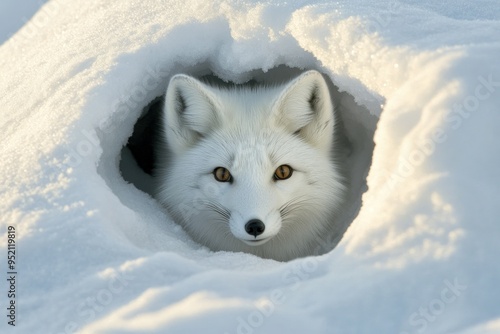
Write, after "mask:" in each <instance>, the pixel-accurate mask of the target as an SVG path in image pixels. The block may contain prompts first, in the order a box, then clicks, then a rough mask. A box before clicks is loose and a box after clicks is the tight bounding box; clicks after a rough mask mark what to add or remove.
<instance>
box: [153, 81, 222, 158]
mask: <svg viewBox="0 0 500 334" xmlns="http://www.w3.org/2000/svg"><path fill="white" fill-rule="evenodd" d="M219 110H220V108H219V106H218V103H217V100H216V98H215V95H214V93H213V92H212V91H211V90H210V87H208V86H206V85H205V84H203V83H202V82H200V81H199V80H197V79H195V78H193V77H190V76H187V75H184V74H178V75H175V76H174V77H172V79H170V83H169V84H168V88H167V93H166V97H165V109H164V115H163V127H164V131H165V133H166V140H167V143H168V146H169V147H170V149H172V150H173V151H174V152H175V153H179V152H182V151H184V150H185V149H187V148H188V147H190V146H192V145H193V144H195V143H196V142H197V141H198V140H199V139H200V138H201V137H203V136H205V135H206V134H208V133H209V132H211V131H213V129H214V128H216V127H217V126H218V124H219Z"/></svg>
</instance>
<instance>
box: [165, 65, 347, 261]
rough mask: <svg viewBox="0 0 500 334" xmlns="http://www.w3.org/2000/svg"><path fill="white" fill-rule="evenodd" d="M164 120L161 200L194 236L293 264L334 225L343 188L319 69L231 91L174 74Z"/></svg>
mask: <svg viewBox="0 0 500 334" xmlns="http://www.w3.org/2000/svg"><path fill="white" fill-rule="evenodd" d="M162 122H163V123H162V127H163V130H164V139H165V141H166V144H167V146H168V149H169V151H170V158H169V159H168V163H166V164H165V165H164V166H161V167H160V169H159V173H158V183H159V191H158V198H159V200H160V202H162V203H163V204H164V205H165V206H166V208H167V210H168V211H169V213H170V214H171V215H172V216H173V218H174V220H176V221H177V222H179V223H180V224H181V225H183V226H184V227H185V229H186V230H187V232H188V234H190V235H191V237H193V239H194V240H196V241H198V242H200V243H201V244H203V245H206V246H208V247H209V248H211V249H213V250H229V251H245V252H249V253H253V254H257V255H259V256H262V257H267V258H274V259H277V260H287V259H291V258H294V257H298V256H304V255H308V254H309V253H311V248H312V247H314V245H315V243H316V242H318V238H320V237H321V236H322V235H323V234H324V233H326V232H327V231H329V230H332V229H334V226H332V225H334V222H333V221H332V219H333V213H334V212H335V211H336V210H338V208H339V205H340V203H341V198H342V193H343V191H344V188H345V187H344V185H343V184H342V180H341V175H340V172H339V168H338V166H337V163H336V162H335V161H334V157H332V151H333V150H332V149H333V148H332V145H334V141H333V135H334V131H335V117H334V113H333V105H332V102H331V98H330V94H329V90H328V87H327V85H326V82H325V80H324V79H323V77H322V76H321V74H319V73H318V72H316V71H308V72H305V73H303V74H302V75H300V76H299V77H297V78H296V79H294V80H292V81H291V82H289V83H288V84H285V85H281V86H273V87H269V86H265V87H257V88H244V87H243V88H241V87H240V88H232V89H223V88H218V87H212V86H209V85H207V84H205V83H202V82H200V81H199V80H197V79H195V78H192V77H190V76H187V75H182V74H181V75H176V76H174V77H173V78H172V79H171V81H170V83H169V86H168V89H167V93H166V98H165V109H164V114H163V120H162Z"/></svg>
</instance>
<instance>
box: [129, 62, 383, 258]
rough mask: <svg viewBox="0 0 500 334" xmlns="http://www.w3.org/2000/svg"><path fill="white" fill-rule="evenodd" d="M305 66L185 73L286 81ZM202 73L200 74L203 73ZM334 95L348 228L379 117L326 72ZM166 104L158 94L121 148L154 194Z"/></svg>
mask: <svg viewBox="0 0 500 334" xmlns="http://www.w3.org/2000/svg"><path fill="white" fill-rule="evenodd" d="M301 72H303V70H300V69H297V68H290V67H287V66H279V67H276V68H274V69H271V70H269V71H267V72H264V71H262V70H256V71H253V72H251V73H247V74H246V75H244V76H243V75H242V76H240V77H241V78H245V80H244V81H245V82H236V83H235V82H225V81H223V80H221V79H220V78H219V77H218V76H216V75H215V74H213V73H209V74H206V72H205V73H199V72H198V73H192V72H190V71H186V72H184V73H186V74H189V75H193V76H196V77H199V78H202V79H204V80H205V81H208V82H210V83H215V84H217V85H237V84H245V85H255V84H272V83H282V82H286V81H288V80H290V79H292V78H294V77H296V76H298V75H299V74H300V73H301ZM200 74H201V75H200ZM324 77H325V79H326V81H327V83H328V85H329V88H330V94H331V96H332V99H333V102H334V105H335V108H336V110H337V111H338V112H339V114H340V118H341V122H342V128H343V130H344V131H343V132H344V135H345V138H346V141H347V142H349V144H350V148H351V153H350V154H349V156H348V157H347V158H346V159H347V160H348V161H347V163H346V166H347V171H346V174H347V178H348V181H349V184H350V190H349V199H348V201H347V203H348V205H349V208H347V210H345V213H344V214H343V216H342V217H341V219H342V222H343V224H344V226H345V229H347V227H348V226H349V224H350V223H351V222H352V221H353V220H354V218H355V217H356V216H357V213H358V211H359V209H360V207H361V196H362V194H363V193H364V192H365V191H366V190H367V187H366V176H367V174H368V170H369V167H370V164H371V157H372V152H373V148H374V143H373V135H374V132H375V128H376V124H377V121H378V118H377V117H376V116H374V115H373V114H371V113H370V112H369V110H368V109H366V108H365V107H364V106H361V105H359V104H357V103H356V102H355V99H354V97H353V96H352V95H350V94H349V93H347V92H340V90H339V89H338V87H336V86H335V85H334V84H333V83H332V82H331V80H330V79H329V77H328V76H326V75H325V76H324ZM163 105H164V96H159V97H157V98H156V99H154V100H153V101H151V102H150V103H149V104H148V105H147V106H146V107H144V109H143V110H142V113H141V116H140V117H139V118H138V121H137V122H136V124H135V126H134V130H133V133H132V135H131V136H130V138H129V140H128V142H127V144H126V146H124V147H123V149H122V152H121V161H120V172H121V173H122V176H123V178H124V179H125V180H126V181H128V182H130V183H132V184H134V185H135V187H136V188H138V189H139V190H142V191H144V192H146V193H149V194H150V195H151V196H153V197H154V193H155V188H156V187H155V184H154V178H153V175H154V170H155V165H156V163H157V159H158V157H157V152H158V150H159V143H160V142H161V138H160V136H161V130H160V121H161V113H162V109H163ZM338 241H339V240H334V241H332V245H331V247H330V248H329V249H326V250H325V252H327V251H329V250H331V249H332V248H333V247H334V246H335V245H336V244H337V243H338Z"/></svg>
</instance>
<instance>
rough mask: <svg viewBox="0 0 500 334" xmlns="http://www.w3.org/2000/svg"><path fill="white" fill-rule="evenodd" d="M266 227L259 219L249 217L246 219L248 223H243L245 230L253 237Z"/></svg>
mask: <svg viewBox="0 0 500 334" xmlns="http://www.w3.org/2000/svg"><path fill="white" fill-rule="evenodd" d="M265 229H266V225H264V223H263V222H262V221H260V220H259V219H251V220H249V221H248V223H246V224H245V231H247V233H248V234H250V235H253V236H254V237H257V236H258V235H261V234H262V233H264V230H265Z"/></svg>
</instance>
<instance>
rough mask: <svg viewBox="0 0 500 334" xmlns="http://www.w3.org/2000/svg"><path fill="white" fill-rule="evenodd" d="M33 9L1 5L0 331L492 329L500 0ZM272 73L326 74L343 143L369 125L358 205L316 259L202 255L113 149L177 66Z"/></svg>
mask: <svg viewBox="0 0 500 334" xmlns="http://www.w3.org/2000/svg"><path fill="white" fill-rule="evenodd" d="M28 7H29V6H28ZM38 7H39V3H36V4H33V7H30V8H26V11H25V12H23V11H21V10H17V9H16V11H14V10H13V9H14V8H18V7H14V6H13V5H11V4H10V5H9V4H8V5H3V6H2V8H1V9H2V17H3V18H4V19H5V20H7V21H8V22H7V23H5V22H6V21H5V20H4V19H2V22H4V23H5V24H4V25H2V26H1V27H2V28H1V29H3V30H4V31H2V34H3V35H2V36H3V37H2V38H3V40H4V42H3V44H2V45H1V47H0V68H1V80H0V92H1V95H0V100H1V102H0V104H1V106H2V109H1V118H0V129H1V133H2V145H1V146H0V155H1V158H2V162H1V164H0V212H1V214H2V219H1V221H0V224H1V225H0V234H1V237H0V247H1V249H2V251H1V254H4V255H3V256H2V260H1V261H0V263H1V264H0V270H1V272H2V277H5V276H6V275H7V274H6V273H7V271H8V269H7V260H6V258H7V256H6V255H7V250H6V248H7V229H8V226H14V227H15V229H16V239H15V240H16V250H17V258H16V270H17V272H18V275H17V281H16V284H17V285H16V289H17V290H16V292H17V296H16V297H17V299H16V306H17V309H16V310H17V318H16V326H15V327H12V326H10V325H8V323H7V321H8V320H9V318H8V317H6V315H7V312H8V311H7V310H6V308H7V307H8V302H9V300H8V299H7V296H6V294H7V290H8V289H9V287H8V286H7V285H6V284H5V282H6V280H5V279H2V281H3V282H4V283H2V284H1V285H0V287H1V289H2V292H1V293H0V296H1V297H0V305H1V309H2V310H3V311H2V313H3V315H2V317H1V318H2V319H3V320H1V322H0V332H2V333H11V332H12V333H57V334H60V333H74V332H80V333H93V334H96V333H136V332H143V333H247V334H249V333H278V332H279V333H467V334H470V333H498V332H500V302H499V300H500V290H499V288H498V284H499V282H500V265H499V261H498V254H499V250H500V246H499V243H498V236H499V232H500V224H499V222H500V221H499V218H498V217H499V216H500V212H499V211H500V176H499V175H500V173H499V172H498V166H499V165H500V145H499V143H500V131H498V127H499V125H500V110H499V106H500V62H499V59H500V41H499V36H500V5H499V4H498V1H496V0H484V1H475V2H467V1H465V0H461V1H440V2H439V4H438V3H437V2H435V1H432V0H426V1H413V0H406V1H393V2H386V1H370V3H367V2H362V1H336V2H331V1H313V0H305V1H296V2H291V1H290V2H252V1H222V0H220V1H213V2H202V1H194V0H191V1H190V0H188V1H160V0H154V1H153V0H151V1H132V0H130V1H104V0H95V1H69V0H51V1H49V2H47V3H46V4H45V5H44V6H42V7H41V8H40V9H39V10H38ZM6 8H7V9H8V10H11V9H12V10H13V12H12V15H7V14H6V12H4V10H6ZM36 10H38V11H37V12H36V14H35V15H34V16H33V17H32V18H31V19H30V20H29V21H27V22H26V23H25V21H26V20H23V19H22V18H23V17H30V16H31V15H32V13H33V12H35V11H36ZM20 22H21V23H20ZM24 23H25V24H24ZM21 25H22V27H21V28H20V30H19V31H18V32H17V33H15V34H14V35H13V36H12V37H11V38H10V39H7V37H8V36H10V35H11V34H12V33H13V30H15V29H17V28H18V27H19V26H21ZM5 29H8V31H5ZM280 66H281V68H283V66H287V67H289V68H297V69H311V68H314V69H318V70H320V71H321V72H323V73H325V74H326V75H327V76H328V77H329V78H330V79H331V81H332V83H333V84H334V85H335V87H337V88H338V91H339V92H338V94H337V96H336V98H337V101H336V103H337V104H338V105H339V106H341V107H342V108H343V110H344V115H345V116H346V117H347V118H350V119H349V120H348V121H347V123H348V124H347V125H346V126H347V127H348V130H349V129H350V133H351V136H352V137H353V140H354V142H355V144H356V141H357V142H358V143H359V144H360V150H361V151H363V143H368V142H369V141H370V140H371V139H372V135H373V132H374V130H375V126H376V131H375V133H374V137H373V140H374V142H375V148H374V150H373V160H372V164H371V167H370V170H369V173H368V176H367V185H368V190H367V191H366V192H365V193H364V194H363V198H362V199H363V205H362V207H361V209H360V211H359V215H357V217H356V218H355V219H354V221H353V223H352V225H351V226H350V228H349V229H348V231H347V233H346V235H345V236H344V238H343V239H342V241H341V242H340V244H339V245H338V246H337V248H335V249H334V250H333V251H331V252H329V253H327V254H325V255H322V256H318V257H309V258H304V259H298V260H294V261H291V262H288V263H279V262H275V261H271V260H263V259H260V258H257V257H255V256H251V255H248V254H240V253H224V252H211V251H209V250H207V249H205V248H203V247H200V246H199V245H197V244H195V243H194V242H193V241H191V240H190V239H189V237H188V236H187V235H185V233H184V232H183V231H182V229H180V228H179V227H178V226H177V225H176V224H175V223H173V222H172V221H171V220H170V219H169V218H168V217H167V215H166V214H165V212H164V210H163V209H162V208H161V207H160V206H159V204H158V203H157V202H156V201H155V200H154V199H153V198H151V196H149V195H148V194H146V193H145V192H142V191H140V190H138V189H137V188H136V187H135V186H134V185H132V184H130V183H128V182H126V181H124V179H123V178H122V176H121V174H120V167H119V164H120V157H121V151H122V147H123V145H124V144H125V143H126V142H127V139H128V137H129V136H130V135H131V133H132V130H133V126H134V124H135V122H136V121H137V120H138V118H139V117H140V116H141V112H142V109H143V107H145V106H146V105H147V104H148V103H150V102H151V101H153V100H154V99H155V98H156V97H158V96H161V95H162V94H164V92H165V90H166V85H167V82H168V79H169V78H170V77H171V76H172V75H173V74H176V73H179V72H186V73H190V74H194V75H204V74H214V75H216V76H218V77H219V78H222V79H223V80H231V81H233V82H237V83H243V82H246V81H248V80H250V79H252V78H258V77H262V78H265V77H266V75H268V74H269V73H277V74H279V73H280V70H276V68H280ZM272 69H274V72H272V71H270V70H272ZM350 96H352V97H353V98H354V99H352V98H351V97H350ZM349 110H351V112H349ZM349 124H350V125H349ZM366 145H368V144H366ZM366 147H369V146H366ZM366 147H365V151H363V152H364V153H362V155H364V156H365V157H366V158H367V159H368V160H369V159H370V156H371V153H372V151H371V148H369V149H368V150H366ZM125 155H126V154H125ZM125 155H124V156H125ZM360 173H361V172H360ZM361 192H362V189H361V188H360V190H359V193H361ZM318 242H319V243H321V242H327V241H318ZM3 275H5V276H3Z"/></svg>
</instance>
